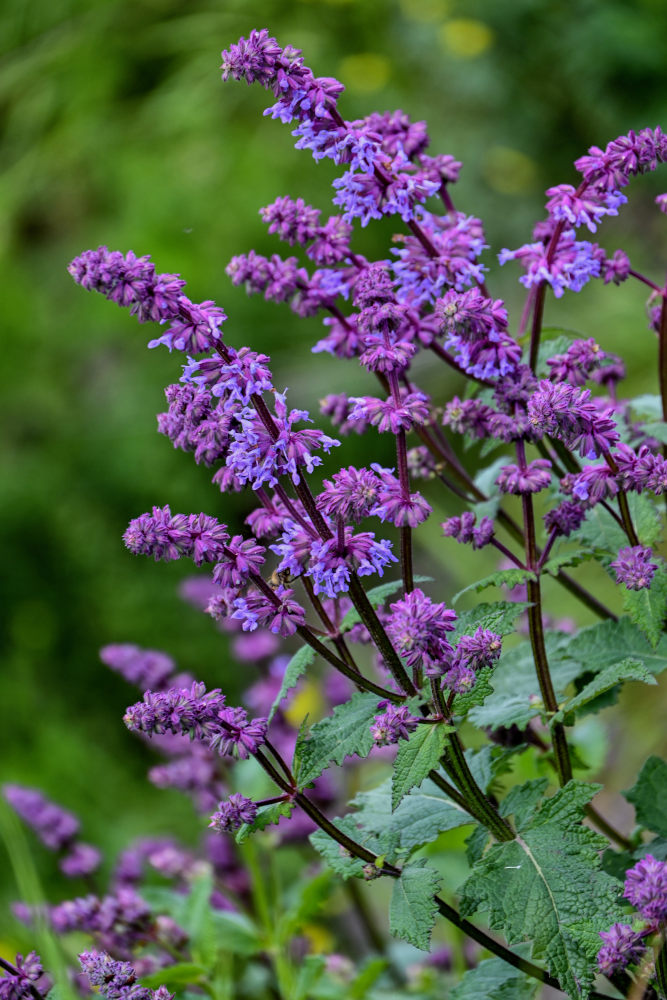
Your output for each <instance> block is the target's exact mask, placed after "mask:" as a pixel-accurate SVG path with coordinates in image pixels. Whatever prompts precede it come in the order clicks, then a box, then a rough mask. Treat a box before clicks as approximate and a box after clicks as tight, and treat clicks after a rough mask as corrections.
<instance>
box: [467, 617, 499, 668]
mask: <svg viewBox="0 0 667 1000" xmlns="http://www.w3.org/2000/svg"><path fill="white" fill-rule="evenodd" d="M501 650H502V636H500V635H497V634H496V633H495V632H491V630H490V629H487V628H478V629H477V630H476V631H475V633H474V634H473V635H462V636H461V638H460V639H459V641H458V644H457V646H456V659H457V660H462V661H465V663H466V665H467V666H469V667H471V668H472V669H473V670H475V671H478V670H481V669H482V668H483V667H491V666H493V664H494V663H495V662H496V661H497V660H498V659H499V657H500V653H501Z"/></svg>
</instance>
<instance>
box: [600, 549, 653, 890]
mask: <svg viewBox="0 0 667 1000" xmlns="http://www.w3.org/2000/svg"><path fill="white" fill-rule="evenodd" d="M652 555H653V551H652V549H649V548H644V546H642V545H634V546H628V547H626V548H624V549H621V550H620V551H619V553H618V557H617V558H616V559H615V560H614V561H613V562H612V563H611V564H610V565H611V568H612V569H613V570H614V572H615V573H616V579H617V581H618V582H619V583H624V584H625V586H626V587H627V588H628V590H644V589H645V588H647V587H650V586H651V581H652V580H653V576H654V574H655V571H656V570H657V568H658V564H657V563H654V562H651V556H652ZM666 870H667V869H666Z"/></svg>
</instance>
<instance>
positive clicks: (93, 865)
mask: <svg viewBox="0 0 667 1000" xmlns="http://www.w3.org/2000/svg"><path fill="white" fill-rule="evenodd" d="M101 860H102V855H101V854H100V852H99V851H98V850H97V848H96V847H93V846H92V845H91V844H83V843H81V842H79V843H77V844H74V845H73V847H72V848H71V850H70V851H69V853H68V854H66V855H65V857H64V858H62V859H61V861H60V865H59V867H60V870H61V872H63V873H64V874H65V875H67V877H68V878H82V877H83V876H85V875H91V874H92V873H93V872H94V871H96V870H97V868H99V865H100V862H101Z"/></svg>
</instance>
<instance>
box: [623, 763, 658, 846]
mask: <svg viewBox="0 0 667 1000" xmlns="http://www.w3.org/2000/svg"><path fill="white" fill-rule="evenodd" d="M665 789H667V762H665V761H664V760H661V759H660V757H649V758H648V760H647V761H646V763H645V764H644V766H643V767H642V769H641V771H640V772H639V777H638V778H637V781H636V783H635V784H634V786H633V787H632V788H631V789H630V791H628V792H623V795H624V796H625V798H626V799H627V800H628V802H632V804H633V806H634V807H635V813H636V814H637V822H638V823H641V825H642V826H645V827H646V828H647V829H649V830H653V832H654V833H657V834H659V835H660V836H661V837H667V794H665Z"/></svg>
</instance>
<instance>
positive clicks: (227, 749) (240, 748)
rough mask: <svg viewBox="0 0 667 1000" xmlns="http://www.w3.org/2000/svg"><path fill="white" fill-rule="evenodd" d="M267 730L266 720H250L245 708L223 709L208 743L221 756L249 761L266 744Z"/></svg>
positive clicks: (219, 713)
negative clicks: (228, 755) (227, 755)
mask: <svg viewBox="0 0 667 1000" xmlns="http://www.w3.org/2000/svg"><path fill="white" fill-rule="evenodd" d="M266 730H267V721H266V719H250V720H248V715H247V713H246V711H245V709H243V708H222V709H220V711H219V712H218V721H217V722H216V728H215V731H214V732H213V733H212V734H211V736H210V738H209V741H208V742H209V746H210V747H211V749H212V750H216V751H217V752H218V753H219V754H220V755H221V756H224V755H226V754H230V755H232V756H234V757H238V758H239V760H247V758H248V757H249V756H250V755H251V754H254V753H257V750H258V749H259V748H260V746H261V745H262V743H264V741H265V739H266Z"/></svg>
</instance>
